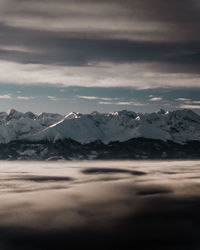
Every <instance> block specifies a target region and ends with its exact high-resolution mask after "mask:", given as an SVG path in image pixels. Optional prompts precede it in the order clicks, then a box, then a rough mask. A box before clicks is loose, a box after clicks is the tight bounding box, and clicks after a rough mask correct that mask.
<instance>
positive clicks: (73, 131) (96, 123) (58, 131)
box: [0, 109, 200, 160]
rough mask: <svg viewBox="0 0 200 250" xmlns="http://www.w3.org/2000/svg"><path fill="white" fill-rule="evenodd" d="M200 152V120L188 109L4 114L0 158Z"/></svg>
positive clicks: (162, 155) (177, 155)
mask: <svg viewBox="0 0 200 250" xmlns="http://www.w3.org/2000/svg"><path fill="white" fill-rule="evenodd" d="M199 148H200V116H198V115H197V114H196V113H195V112H193V111H191V110H187V109H184V110H176V111H172V112H166V111H164V110H160V111H158V112H154V113H150V114H140V113H135V112H132V111H126V110H123V111H119V112H111V113H104V114H101V113H98V112H93V113H91V114H80V113H70V114H68V115H66V116H63V115H59V114H51V113H41V114H39V115H35V114H33V113H31V112H27V113H22V112H18V111H16V110H14V109H12V110H11V111H9V112H8V113H6V112H2V113H0V159H9V160H16V159H29V160H34V159H37V160H44V159H45V160H52V159H157V158H158V159H160V158H169V159H171V158H173V159H174V158H195V159H197V158H200V151H199V150H198V149H199Z"/></svg>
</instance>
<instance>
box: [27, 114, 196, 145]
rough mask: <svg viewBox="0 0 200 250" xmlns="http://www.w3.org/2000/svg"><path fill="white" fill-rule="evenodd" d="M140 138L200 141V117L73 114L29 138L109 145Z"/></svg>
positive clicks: (187, 115) (188, 115)
mask: <svg viewBox="0 0 200 250" xmlns="http://www.w3.org/2000/svg"><path fill="white" fill-rule="evenodd" d="M137 137H144V138H152V139H160V140H164V141H166V140H173V141H175V142H179V143H182V142H185V141H187V140H200V117H199V116H198V115H197V114H196V113H194V112H193V111H191V110H177V111H173V112H166V111H164V110H160V111H158V112H154V113H151V114H136V113H135V112H132V111H126V110H123V111H119V112H110V113H107V114H101V113H98V112H93V113H91V114H80V113H70V114H69V115H67V116H66V117H65V118H64V119H63V120H62V121H60V122H58V123H57V124H55V125H53V126H51V127H49V128H46V129H45V130H43V131H40V132H39V133H37V134H35V135H34V138H33V137H31V138H30V139H34V140H44V139H45V140H50V141H51V140H52V141H56V140H58V139H67V138H71V139H73V140H76V141H78V142H81V143H88V142H92V141H95V140H101V141H103V142H104V143H109V142H111V141H126V140H129V139H132V138H137Z"/></svg>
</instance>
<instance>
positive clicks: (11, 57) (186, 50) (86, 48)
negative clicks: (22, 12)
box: [0, 25, 200, 73]
mask: <svg viewBox="0 0 200 250" xmlns="http://www.w3.org/2000/svg"><path fill="white" fill-rule="evenodd" d="M0 28H1V35H2V36H1V39H0V46H2V49H0V59H1V60H8V61H15V62H19V63H25V64H26V63H34V64H58V65H68V66H86V65H88V64H89V63H90V62H92V63H96V62H113V63H127V62H128V63H132V62H133V63H134V62H137V63H138V62H143V63H145V62H154V63H156V62H160V63H167V64H168V66H167V69H168V71H169V72H170V71H176V72H193V73H199V65H200V53H198V51H200V46H199V43H197V42H187V41H186V42H181V43H178V42H164V41H156V42H149V41H132V40H128V39H111V38H109V39H104V38H97V37H95V36H94V37H92V36H87V37H84V35H82V36H81V34H79V35H76V36H75V35H74V34H73V33H67V34H66V33H64V32H53V31H51V32H50V31H38V30H29V29H25V28H16V27H7V26H5V25H1V27H0ZM5 46H10V49H4V47H5ZM12 47H14V48H12ZM8 48H9V47H8ZM17 48H24V50H25V51H20V50H19V51H17ZM195 51H196V52H195ZM170 64H172V67H170ZM174 64H175V66H176V67H175V68H174ZM158 68H159V67H158ZM162 68H164V69H165V68H166V66H162V65H161V66H160V70H161V71H162Z"/></svg>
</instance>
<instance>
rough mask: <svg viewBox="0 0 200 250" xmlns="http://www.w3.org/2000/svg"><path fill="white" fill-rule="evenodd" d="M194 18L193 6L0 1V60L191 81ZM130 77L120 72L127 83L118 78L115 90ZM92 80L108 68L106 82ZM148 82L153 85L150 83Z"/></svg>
mask: <svg viewBox="0 0 200 250" xmlns="http://www.w3.org/2000/svg"><path fill="white" fill-rule="evenodd" d="M13 6H14V7H13ZM199 13H200V4H199V1H198V0H192V1H191V0H178V1H172V0H169V1H164V0H124V1H121V0H115V1H113V0H106V1H105V0H102V1H100V0H96V1H89V0H83V1H79V0H76V1H72V0H65V1H64V0H58V1H53V0H41V1H38V0H36V1H33V0H28V1H27V0H26V1H25V0H0V60H1V61H5V62H17V63H22V64H24V65H26V64H35V65H42V64H43V65H45V66H48V65H56V66H67V67H69V66H79V67H82V68H85V66H90V68H93V69H95V67H96V66H97V67H98V65H99V64H101V66H102V64H104V63H110V64H112V66H110V67H113V72H114V71H115V70H116V68H115V67H114V66H113V65H118V64H120V65H122V64H130V65H132V64H134V65H136V64H137V65H140V68H141V74H143V73H144V72H151V73H153V74H154V73H163V74H169V73H185V74H188V73H189V74H190V75H192V74H194V77H195V78H196V77H197V75H199V72H200V66H199V65H200V33H199V30H200V15H199ZM143 64H148V67H149V68H144V66H143ZM106 67H107V66H106ZM117 67H118V66H117ZM130 67H131V66H130ZM95 70H96V69H95ZM86 71H87V70H86ZM135 71H137V72H138V70H137V69H135V70H134V72H135ZM74 72H75V71H73V73H70V74H76V73H77V72H75V73H74ZM123 72H124V71H123ZM130 72H131V71H130V68H129V71H126V72H124V74H127V75H128V76H127V75H126V76H125V75H122V74H121V79H120V81H121V82H120V83H118V86H119V85H123V84H126V85H127V84H128V85H129V86H130V81H131V79H132V78H133V76H131V77H130ZM84 74H85V75H84V77H85V79H86V80H85V81H86V82H95V81H96V79H94V77H91V74H90V73H89V72H88V71H87V72H85V73H84ZM94 74H95V76H96V78H97V79H103V78H106V77H108V75H110V72H109V70H108V67H107V75H106V73H105V75H104V76H103V75H102V72H100V73H99V75H98V74H97V72H95V73H94ZM112 74H114V73H112ZM19 75H22V74H21V73H19ZM63 75H64V73H63ZM134 75H135V74H134ZM135 77H136V76H135ZM190 77H191V76H190ZM190 77H189V78H190ZM198 77H199V76H198ZM4 78H5V79H7V76H5V77H4ZM41 78H42V77H40V79H41ZM88 78H91V80H88ZM111 78H112V79H113V76H112V77H111ZM140 78H141V77H140ZM24 79H25V78H23V79H22V80H23V82H24V81H25V80H24ZM60 79H61V80H60ZM62 79H63V76H61V77H59V80H58V81H61V82H62ZM118 79H119V78H118ZM137 79H138V76H137V77H136V81H137ZM149 79H150V78H149ZM11 80H12V79H11ZM22 80H18V82H22ZM36 80H37V79H36ZM151 80H152V82H153V83H154V82H155V77H154V76H151ZM33 81H35V80H33ZM42 81H43V82H47V83H48V81H49V79H47V80H46V79H43V80H42ZM63 81H64V80H63ZM69 81H71V80H69ZM77 81H79V79H77ZM102 81H103V80H102ZM109 81H110V79H109ZM145 81H146V80H144V82H145ZM156 81H157V80H156ZM65 82H66V81H65ZM74 82H75V81H74ZM116 82H117V81H116ZM125 82H127V83H125ZM104 83H105V81H104ZM83 84H85V82H83ZM99 84H100V81H99ZM106 84H108V83H106ZM135 84H136V83H135ZM136 85H137V86H138V85H140V84H139V83H138V84H136ZM143 85H145V84H143ZM150 85H151V83H149V86H150ZM156 85H162V83H160V84H158V83H156ZM166 85H170V86H171V85H172V84H171V83H166ZM175 85H176V84H175ZM179 85H180V84H179ZM192 85H193V86H196V83H193V84H192ZM152 86H153V85H152ZM184 86H185V83H184Z"/></svg>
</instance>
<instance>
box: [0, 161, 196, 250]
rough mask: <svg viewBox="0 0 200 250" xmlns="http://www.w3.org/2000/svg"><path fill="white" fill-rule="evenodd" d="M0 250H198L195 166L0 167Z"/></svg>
mask: <svg viewBox="0 0 200 250" xmlns="http://www.w3.org/2000/svg"><path fill="white" fill-rule="evenodd" d="M0 194H1V195H0V250H11V249H26V250H29V249H31V250H32V249H33V250H36V249H37V250H38V249H45V250H46V249H47V250H48V249H55V250H64V249H69V250H71V249H94V250H95V249H103V250H104V249H109V250H110V249H115V250H117V249H150V248H151V249H159V250H162V249H170V250H173V249H176V250H177V249H178V250H179V249H181V250H185V249H190V250H191V249H195V250H197V249H200V239H199V235H200V161H101V162H97V161H95V162H93V161H89V162H87V161H85V162H0Z"/></svg>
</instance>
